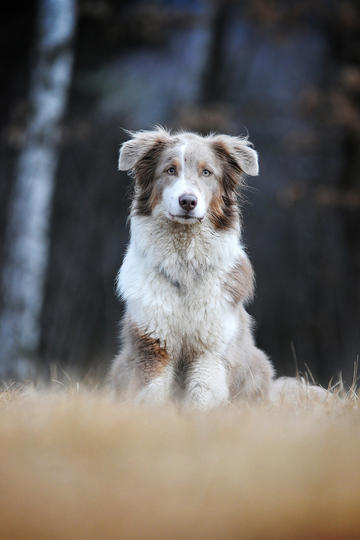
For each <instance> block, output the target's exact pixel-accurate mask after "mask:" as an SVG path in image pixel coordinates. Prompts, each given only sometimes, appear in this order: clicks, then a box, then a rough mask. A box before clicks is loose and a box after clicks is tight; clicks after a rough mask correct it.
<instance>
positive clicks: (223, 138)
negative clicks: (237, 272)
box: [119, 128, 258, 229]
mask: <svg viewBox="0 0 360 540" xmlns="http://www.w3.org/2000/svg"><path fill="white" fill-rule="evenodd" d="M131 135H132V139H130V140H128V141H126V142H125V143H124V144H123V145H122V147H121V149H120V156H119V170H122V171H126V170H130V171H132V173H133V174H134V177H135V199H134V206H133V212H134V213H135V214H137V215H146V216H150V215H152V216H154V217H156V216H162V217H165V218H166V219H168V220H171V221H176V222H180V223H185V224H188V225H191V224H193V223H197V222H201V221H202V220H203V219H204V218H205V217H208V218H209V220H210V222H211V223H212V224H213V226H214V227H215V228H216V229H226V228H229V227H231V226H232V224H233V223H234V219H236V216H237V191H238V187H239V185H240V184H241V182H242V179H243V177H244V174H248V175H257V174H258V157H257V153H256V152H255V150H253V148H252V147H251V145H250V143H249V142H248V141H247V139H244V138H240V137H232V136H229V135H208V136H206V137H202V136H200V135H197V134H194V133H177V134H174V135H172V134H171V133H169V132H168V131H166V130H164V129H162V128H158V129H156V130H154V131H138V132H135V133H131Z"/></svg>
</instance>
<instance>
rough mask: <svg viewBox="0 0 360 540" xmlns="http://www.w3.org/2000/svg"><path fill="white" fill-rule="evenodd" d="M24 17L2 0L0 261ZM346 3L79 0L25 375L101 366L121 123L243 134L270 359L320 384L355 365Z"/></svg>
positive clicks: (352, 88)
mask: <svg viewBox="0 0 360 540" xmlns="http://www.w3.org/2000/svg"><path fill="white" fill-rule="evenodd" d="M37 17H38V4H37V2H34V1H30V0H29V1H28V2H26V3H23V4H22V5H21V9H20V8H19V5H18V3H17V2H13V3H12V4H11V3H9V2H7V3H6V5H4V6H3V8H2V17H1V22H0V27H1V28H0V42H1V47H0V50H1V57H0V69H1V75H2V77H1V80H2V83H1V94H0V111H1V114H0V137H1V148H0V263H1V268H4V265H5V264H6V257H7V256H8V255H7V253H8V249H9V247H8V246H7V245H6V241H5V239H6V234H7V233H6V230H7V229H6V227H7V224H8V223H9V219H10V218H9V213H10V212H11V208H12V206H11V200H12V197H14V182H15V178H16V167H17V161H18V159H19V155H20V153H21V150H22V148H23V145H24V141H25V138H26V133H27V131H26V130H27V126H28V125H29V123H31V115H32V111H31V107H29V87H30V82H31V78H32V76H33V70H34V65H35V63H36V54H37V48H36V35H37V34H36V28H37V20H38V19H37ZM359 20H360V15H359V7H358V3H357V2H355V1H352V0H348V1H342V0H339V1H330V0H319V1H317V2H314V1H312V2H310V1H307V0H298V1H290V0H289V1H287V0H273V1H272V0H243V1H240V0H239V1H236V0H234V1H221V0H218V1H215V0H214V1H208V2H207V1H205V0H204V1H200V0H199V1H197V0H162V1H151V2H145V1H140V0H138V1H135V0H129V1H118V0H79V1H78V2H77V24H76V28H75V36H74V40H73V41H72V42H71V44H70V46H71V47H72V52H73V55H74V68H73V72H72V78H71V85H70V90H69V96H68V103H67V107H66V111H65V116H64V119H63V122H62V126H63V129H62V136H61V138H60V140H59V142H58V145H57V149H58V152H59V161H58V167H57V170H56V183H55V191H54V193H53V197H52V200H51V209H52V211H51V213H50V214H49V240H50V241H49V245H48V254H47V270H46V281H45V286H44V289H43V297H42V298H41V305H42V308H41V316H40V320H39V328H40V335H39V340H38V343H37V345H36V350H35V351H32V352H31V354H30V355H29V356H30V357H31V363H32V366H33V370H32V372H31V373H32V374H33V375H34V374H36V376H38V375H39V374H43V375H44V376H45V377H47V376H49V375H50V373H51V369H53V367H54V366H55V365H56V366H58V367H59V369H61V368H62V369H64V370H65V371H66V372H68V373H72V372H74V371H75V372H77V373H79V374H86V373H89V372H91V373H103V372H104V371H105V370H106V369H107V367H108V365H109V363H110V362H111V359H112V357H113V356H114V354H115V352H116V350H117V346H118V321H119V319H120V317H121V313H122V306H121V303H120V302H119V300H118V299H117V298H116V296H115V292H114V280H115V276H116V272H117V269H118V267H119V265H120V264H121V261H122V257H123V254H124V249H125V247H126V244H127V241H128V227H127V224H126V217H127V214H128V206H129V193H131V189H130V186H131V180H130V179H129V178H128V177H127V176H126V174H123V173H119V172H117V156H118V149H119V145H120V143H121V142H122V141H124V140H125V139H126V137H127V136H126V134H125V133H124V132H123V131H122V128H127V129H133V130H134V129H135V130H136V129H146V128H151V127H152V126H153V125H154V124H155V123H160V124H163V125H166V126H168V127H169V128H174V129H177V128H183V129H191V130H196V131H198V132H201V133H207V132H209V131H218V132H226V133H231V134H242V135H244V134H247V133H249V134H250V140H251V141H253V142H254V144H255V147H256V149H257V150H258V152H259V155H260V176H259V177H257V178H250V179H249V180H248V184H249V187H248V189H247V190H246V203H245V205H244V208H243V216H244V240H245V244H246V246H247V248H248V252H249V256H250V259H251V261H252V263H253V265H254V268H255V272H256V276H257V290H256V298H255V301H254V302H253V304H252V305H251V306H250V308H249V310H250V312H251V313H252V314H253V315H254V317H255V320H256V336H257V342H258V344H259V346H260V347H262V348H263V349H264V350H265V351H267V353H268V354H269V355H270V356H271V358H272V360H273V362H274V365H275V367H276V369H277V372H278V373H279V374H289V375H293V374H294V373H295V369H296V365H297V366H298V368H299V369H300V370H301V371H304V370H305V366H306V365H308V366H309V368H310V370H311V372H312V373H313V375H314V377H315V378H316V379H317V380H318V381H319V382H321V383H323V384H327V383H328V382H329V380H330V378H331V377H332V376H336V375H337V374H338V373H339V372H340V371H342V372H343V374H344V378H345V380H347V381H349V382H350V380H351V376H352V372H353V365H354V362H355V361H356V359H357V356H358V354H359V351H360V108H359V101H360V100H359V96H360V64H359V60H360V42H359ZM2 283H3V285H2V298H4V289H5V288H6V280H4V279H3V280H2ZM0 309H2V310H4V309H5V308H4V302H0ZM3 320H4V319H3ZM0 348H1V343H0ZM51 366H52V367H51ZM0 376H1V377H2V378H3V379H6V378H7V377H10V376H11V377H21V376H22V372H21V370H19V369H17V357H16V354H15V355H14V358H13V359H12V363H11V368H9V365H8V362H6V361H2V359H1V349H0Z"/></svg>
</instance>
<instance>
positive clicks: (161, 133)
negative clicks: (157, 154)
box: [118, 127, 170, 171]
mask: <svg viewBox="0 0 360 540" xmlns="http://www.w3.org/2000/svg"><path fill="white" fill-rule="evenodd" d="M127 133H129V134H130V135H131V137H132V138H131V139H130V140H128V141H126V142H124V143H123V144H122V145H121V148H120V153H119V164H118V165H119V171H128V170H131V169H134V167H135V165H136V163H137V162H138V161H139V160H140V159H141V158H142V157H143V156H144V155H145V154H146V153H147V152H148V151H149V150H150V149H151V148H153V147H154V146H156V145H157V144H159V143H161V144H162V145H163V144H164V143H165V142H167V141H169V140H170V134H169V132H168V131H166V130H165V129H164V128H161V127H158V128H157V129H155V130H151V131H127Z"/></svg>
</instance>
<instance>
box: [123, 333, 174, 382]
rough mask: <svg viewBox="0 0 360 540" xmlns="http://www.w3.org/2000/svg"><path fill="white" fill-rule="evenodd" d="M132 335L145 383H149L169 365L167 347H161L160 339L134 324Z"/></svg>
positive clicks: (137, 360)
mask: <svg viewBox="0 0 360 540" xmlns="http://www.w3.org/2000/svg"><path fill="white" fill-rule="evenodd" d="M131 337H132V341H133V345H134V348H135V354H136V362H137V364H138V367H139V370H140V376H141V377H142V378H143V380H144V382H145V383H148V382H149V381H151V379H153V378H154V377H156V376H157V375H160V373H161V372H162V371H163V369H164V368H165V367H166V366H167V365H168V363H169V355H168V353H167V350H166V348H164V347H161V345H160V340H159V339H154V338H152V337H151V336H150V335H149V334H147V333H143V332H141V330H140V329H139V328H138V327H137V326H136V325H134V324H133V325H132V326H131Z"/></svg>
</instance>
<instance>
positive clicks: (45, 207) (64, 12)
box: [0, 0, 76, 378]
mask: <svg viewBox="0 0 360 540" xmlns="http://www.w3.org/2000/svg"><path fill="white" fill-rule="evenodd" d="M75 22H76V0H40V1H39V14H38V47H37V51H36V54H35V66H34V70H33V76H32V80H31V83H30V96H29V102H30V106H31V116H30V120H29V124H28V128H27V132H26V140H25V143H24V146H23V149H22V150H21V152H20V155H19V161H18V167H17V174H16V179H15V182H14V189H13V193H12V198H11V201H10V205H9V218H8V227H7V231H6V239H5V253H6V258H5V264H4V267H3V269H2V296H3V299H2V311H1V315H0V377H8V376H13V377H16V378H25V377H27V376H29V375H31V373H32V371H33V366H34V359H35V356H36V353H37V350H38V345H39V337H40V328H39V319H40V311H41V307H42V301H43V292H44V283H45V274H46V267H47V261H48V256H49V222H50V215H51V207H52V196H53V192H54V186H55V173H56V165H57V161H58V142H59V136H60V125H61V121H62V118H63V115H64V111H65V107H66V102H67V97H68V89H69V84H70V80H71V73H72V64H73V47H72V40H73V37H74V31H75Z"/></svg>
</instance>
